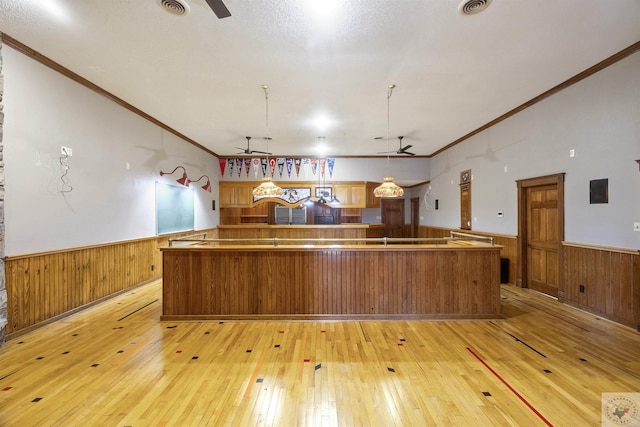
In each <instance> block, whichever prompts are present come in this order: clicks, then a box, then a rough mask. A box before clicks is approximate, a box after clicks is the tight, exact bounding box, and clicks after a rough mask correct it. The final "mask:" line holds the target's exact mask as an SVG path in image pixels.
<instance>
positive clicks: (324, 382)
mask: <svg viewBox="0 0 640 427" xmlns="http://www.w3.org/2000/svg"><path fill="white" fill-rule="evenodd" d="M501 292H502V309H503V312H504V314H505V318H504V319H503V320H479V321H433V322H430V321H423V322H404V321H402V322H398V321H386V322H384V321H383V322H374V321H370V322H367V321H363V322H355V321H354V322H342V321H340V322H338V321H336V322H302V321H301V322H277V321H269V322H257V321H255V322H241V321H233V322H231V321H225V322H217V321H215V322H160V321H159V320H158V319H159V318H160V314H161V306H162V304H161V300H160V298H161V282H160V281H156V282H153V283H151V284H149V285H145V286H143V287H140V288H138V289H136V290H135V291H132V292H129V293H127V294H124V295H120V296H118V297H116V298H114V299H112V300H109V301H107V302H105V303H102V304H100V305H98V306H96V307H93V308H90V309H88V310H86V311H84V312H81V313H78V314H75V315H73V316H70V317H68V318H65V319H63V320H61V321H58V322H56V323H53V324H51V325H48V326H45V327H43V328H41V329H39V330H37V331H34V332H31V333H29V334H27V335H24V336H21V337H19V338H16V339H14V340H12V341H9V342H8V343H6V344H5V345H4V346H3V347H2V348H0V426H9V427H11V426H20V427H24V426H134V427H138V426H154V427H155V426H218V425H219V426H285V425H286V426H352V425H353V426H467V425H474V426H509V425H511V426H544V425H554V426H596V425H601V419H602V415H601V394H602V393H603V392H640V333H638V332H636V331H634V330H632V329H629V328H626V327H623V326H620V325H618V324H615V323H612V322H609V321H606V320H603V319H599V318H597V317H594V316H593V315H591V314H588V313H585V312H582V311H579V310H576V309H573V308H571V307H568V306H565V305H562V304H560V303H558V302H557V301H556V300H554V299H551V298H547V297H544V296H542V295H540V294H537V293H535V292H532V291H527V290H521V289H518V288H514V287H511V286H503V287H502V290H501Z"/></svg>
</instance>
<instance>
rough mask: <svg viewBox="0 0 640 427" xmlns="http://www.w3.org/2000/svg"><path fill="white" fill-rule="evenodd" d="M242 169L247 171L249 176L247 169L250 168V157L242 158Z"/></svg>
mask: <svg viewBox="0 0 640 427" xmlns="http://www.w3.org/2000/svg"><path fill="white" fill-rule="evenodd" d="M244 170H245V172H246V173H247V176H249V171H250V170H251V159H250V158H248V157H247V158H246V159H244Z"/></svg>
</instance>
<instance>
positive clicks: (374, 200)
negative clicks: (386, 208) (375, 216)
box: [365, 182, 380, 208]
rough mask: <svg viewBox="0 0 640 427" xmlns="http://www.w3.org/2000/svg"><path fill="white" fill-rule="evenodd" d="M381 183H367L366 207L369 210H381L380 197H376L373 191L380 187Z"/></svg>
mask: <svg viewBox="0 0 640 427" xmlns="http://www.w3.org/2000/svg"><path fill="white" fill-rule="evenodd" d="M379 185H380V183H379V182H367V183H365V192H366V195H365V197H366V206H365V207H367V208H379V207H380V197H376V196H374V195H373V190H374V189H375V188H376V187H377V186H379Z"/></svg>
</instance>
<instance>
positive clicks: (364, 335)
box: [358, 322, 371, 342]
mask: <svg viewBox="0 0 640 427" xmlns="http://www.w3.org/2000/svg"><path fill="white" fill-rule="evenodd" d="M358 324H359V325H360V330H361V331H362V336H363V337H364V342H371V341H369V337H368V336H367V334H366V332H365V331H364V326H362V322H358Z"/></svg>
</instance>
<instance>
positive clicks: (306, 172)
mask: <svg viewBox="0 0 640 427" xmlns="http://www.w3.org/2000/svg"><path fill="white" fill-rule="evenodd" d="M310 164H311V160H310V159H302V172H303V173H304V175H305V176H309V165H310Z"/></svg>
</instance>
